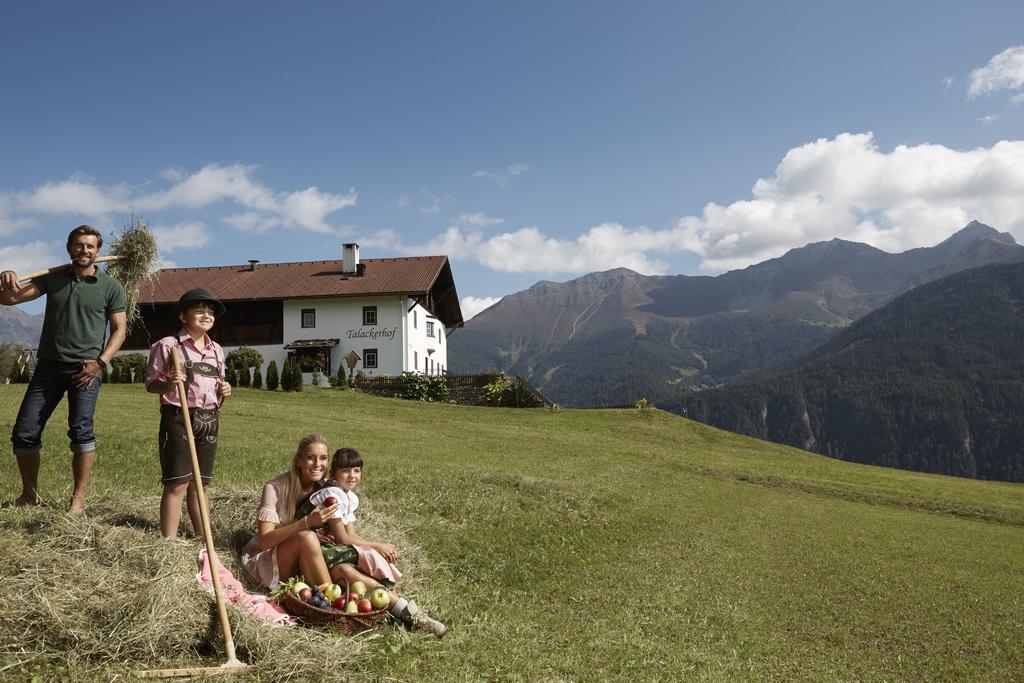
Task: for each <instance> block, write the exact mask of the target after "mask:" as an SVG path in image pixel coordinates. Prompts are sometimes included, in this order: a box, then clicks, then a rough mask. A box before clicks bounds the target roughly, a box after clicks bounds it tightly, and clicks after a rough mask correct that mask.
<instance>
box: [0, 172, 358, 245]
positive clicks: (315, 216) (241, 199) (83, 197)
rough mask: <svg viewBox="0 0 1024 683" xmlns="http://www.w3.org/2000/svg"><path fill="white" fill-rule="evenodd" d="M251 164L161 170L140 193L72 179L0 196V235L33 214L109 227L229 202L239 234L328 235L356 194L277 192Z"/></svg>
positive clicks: (128, 188) (312, 191)
mask: <svg viewBox="0 0 1024 683" xmlns="http://www.w3.org/2000/svg"><path fill="white" fill-rule="evenodd" d="M256 170H257V166H255V165H252V164H230V165H226V166H225V165H220V164H210V165H207V166H204V167H203V168H201V169H199V170H198V171H196V172H195V173H192V174H187V173H185V172H184V171H182V170H181V169H165V170H164V171H163V172H162V173H161V177H162V178H163V179H164V180H167V181H169V182H170V183H171V185H170V187H167V188H166V189H160V190H156V191H142V190H138V189H133V188H130V187H128V186H127V185H123V184H122V185H101V184H99V183H97V182H95V181H94V180H92V179H90V178H87V177H82V176H75V177H72V178H69V179H67V180H63V181H55V182H48V183H44V184H43V185H40V186H39V187H36V188H33V189H31V190H23V191H18V192H12V193H6V194H3V193H0V209H2V210H0V233H2V232H4V231H11V230H12V229H13V228H14V227H16V226H17V225H19V222H24V221H25V220H27V219H29V217H31V216H32V215H38V214H45V215H61V214H67V215H79V214H80V215H86V216H90V217H96V218H97V219H98V220H100V221H101V222H108V220H109V219H108V216H109V215H110V214H113V213H122V214H126V213H128V212H130V211H134V212H136V213H141V214H146V213H148V212H160V211H169V210H186V211H187V210H193V211H194V210H199V209H204V208H207V207H209V206H212V205H214V204H217V203H219V202H225V201H226V202H231V203H234V204H236V205H238V206H240V207H241V208H242V209H243V210H244V211H243V212H242V213H240V214H235V215H232V216H230V217H229V218H230V220H228V221H227V222H228V223H229V224H231V225H234V226H236V227H237V228H239V229H243V230H244V229H253V230H256V231H259V230H265V229H267V227H268V226H270V225H273V226H283V227H288V228H300V229H305V230H311V231H313V232H321V233H332V232H336V229H335V228H333V227H331V225H330V224H329V223H328V217H329V216H330V214H332V213H334V212H335V211H338V210H340V209H343V208H346V207H349V206H353V205H355V204H356V202H357V195H356V193H355V190H349V192H348V193H347V194H334V193H330V192H323V191H321V190H320V189H319V188H317V187H315V186H312V187H308V188H306V189H305V190H298V191H291V192H282V191H276V190H274V189H272V188H270V187H269V186H267V185H265V184H263V183H262V182H260V181H258V180H256V179H255V172H256Z"/></svg>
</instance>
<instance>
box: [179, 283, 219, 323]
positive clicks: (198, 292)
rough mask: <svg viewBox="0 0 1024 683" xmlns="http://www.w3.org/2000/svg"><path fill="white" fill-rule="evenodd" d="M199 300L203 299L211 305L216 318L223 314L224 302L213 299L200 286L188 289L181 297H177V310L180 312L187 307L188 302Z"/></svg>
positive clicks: (192, 302)
mask: <svg viewBox="0 0 1024 683" xmlns="http://www.w3.org/2000/svg"><path fill="white" fill-rule="evenodd" d="M200 301H205V302H207V303H208V304H210V305H211V306H213V310H214V313H215V314H216V316H217V317H218V318H219V317H220V316H222V315H224V304H222V303H221V302H219V301H217V300H216V299H214V298H213V295H212V294H210V293H209V292H207V291H206V290H205V289H203V288H202V287H196V288H195V289H190V290H188V291H187V292H185V293H184V294H182V295H181V298H180V299H178V312H179V313H180V312H181V311H184V310H185V309H187V308H188V307H189V305H190V304H194V303H198V302H200Z"/></svg>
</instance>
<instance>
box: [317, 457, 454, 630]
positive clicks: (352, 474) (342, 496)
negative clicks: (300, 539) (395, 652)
mask: <svg viewBox="0 0 1024 683" xmlns="http://www.w3.org/2000/svg"><path fill="white" fill-rule="evenodd" d="M362 476H363V458H362V456H360V455H359V452H358V451H357V450H355V449H354V448H340V449H338V450H337V451H335V453H334V457H333V458H332V460H331V478H330V479H327V480H324V481H321V482H319V483H318V484H317V485H316V486H315V487H314V488H315V489H316V490H314V491H313V492H312V493H311V494H310V495H309V496H308V497H307V498H306V499H305V500H304V501H303V502H302V503H300V505H299V507H298V511H297V513H298V514H299V515H303V516H305V515H310V514H313V513H314V512H315V511H317V510H318V509H319V508H318V506H320V505H322V504H323V503H324V502H325V501H327V500H328V499H329V498H332V497H333V498H335V499H336V500H337V501H338V502H337V503H336V510H335V511H334V512H333V514H331V515H330V516H329V517H326V526H327V530H326V531H325V530H320V531H319V532H318V537H319V539H320V543H321V551H322V553H323V557H324V561H325V562H326V564H327V566H328V567H330V573H331V578H332V579H334V580H335V581H340V580H342V579H343V580H345V581H347V582H348V583H349V584H351V583H352V582H355V581H362V582H363V583H364V584H366V586H368V588H369V589H370V590H372V589H373V588H376V587H377V586H384V587H385V588H387V589H388V596H389V597H390V611H391V613H392V614H394V615H395V616H396V617H398V619H399V620H400V621H401V622H402V623H403V624H405V626H406V628H419V629H422V630H424V631H427V632H429V633H433V634H434V635H435V636H437V637H438V638H443V637H444V636H445V634H447V633H448V628H447V627H446V626H445V625H444V624H442V623H441V622H439V621H437V620H436V619H433V618H431V617H429V616H428V615H427V614H426V613H425V612H423V611H422V610H421V609H420V608H419V607H418V606H417V605H416V603H415V602H412V601H408V600H406V599H405V598H403V597H401V596H400V595H398V593H396V592H395V591H394V590H391V588H392V586H394V584H395V582H396V581H397V580H398V579H399V578H400V577H401V576H402V574H401V572H399V571H398V568H397V567H395V565H394V564H393V562H395V561H396V560H397V559H398V552H397V551H396V549H395V546H394V545H392V544H391V543H381V542H376V541H368V540H366V539H365V538H363V537H362V536H360V535H359V534H358V533H357V532H356V526H355V523H356V516H355V512H356V509H357V508H358V507H359V496H357V495H356V492H355V491H354V490H353V489H355V487H356V486H357V485H358V484H359V481H360V480H361V479H362Z"/></svg>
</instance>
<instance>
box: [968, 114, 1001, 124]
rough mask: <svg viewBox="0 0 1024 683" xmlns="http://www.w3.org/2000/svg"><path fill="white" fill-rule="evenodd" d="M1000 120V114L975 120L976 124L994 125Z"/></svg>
mask: <svg viewBox="0 0 1024 683" xmlns="http://www.w3.org/2000/svg"><path fill="white" fill-rule="evenodd" d="M998 118H999V114H988V115H987V116H979V117H978V118H976V119H974V121H975V123H992V122H993V121H995V120H996V119H998Z"/></svg>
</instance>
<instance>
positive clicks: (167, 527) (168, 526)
mask: <svg viewBox="0 0 1024 683" xmlns="http://www.w3.org/2000/svg"><path fill="white" fill-rule="evenodd" d="M186 487H187V484H185V483H181V484H164V493H163V495H162V496H160V534H161V535H162V536H163V537H164V538H176V537H177V536H178V522H180V521H181V501H182V499H183V498H184V497H185V489H186Z"/></svg>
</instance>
